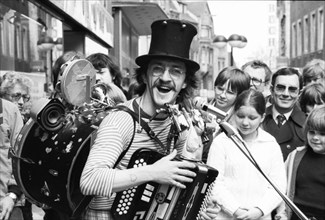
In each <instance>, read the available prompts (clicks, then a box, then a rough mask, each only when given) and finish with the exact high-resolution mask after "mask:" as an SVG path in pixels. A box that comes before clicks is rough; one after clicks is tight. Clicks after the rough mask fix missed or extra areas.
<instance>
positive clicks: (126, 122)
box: [80, 99, 187, 210]
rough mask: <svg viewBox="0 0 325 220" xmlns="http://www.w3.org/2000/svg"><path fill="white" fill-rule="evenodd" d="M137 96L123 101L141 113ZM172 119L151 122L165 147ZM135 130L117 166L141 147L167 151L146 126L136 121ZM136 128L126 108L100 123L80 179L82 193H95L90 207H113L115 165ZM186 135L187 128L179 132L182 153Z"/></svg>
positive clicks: (119, 166) (178, 149) (126, 164)
mask: <svg viewBox="0 0 325 220" xmlns="http://www.w3.org/2000/svg"><path fill="white" fill-rule="evenodd" d="M134 100H135V99H132V100H130V101H127V102H125V103H124V104H123V105H125V106H127V107H129V108H130V109H131V110H133V111H134V112H135V113H136V114H138V111H137V110H138V104H137V102H136V101H134ZM141 117H142V118H143V120H144V121H146V122H148V121H149V120H148V118H149V117H148V116H147V117H146V116H145V115H143V112H141ZM171 123H172V120H171V119H170V118H169V117H168V118H166V119H163V120H152V121H150V122H149V123H148V125H149V127H150V128H151V129H152V131H153V132H154V133H155V134H156V135H157V137H158V139H159V140H160V141H161V142H162V143H163V144H164V145H165V147H166V145H167V144H166V143H167V138H168V135H169V132H170V127H171ZM138 130H142V131H141V133H138ZM135 131H136V132H135V135H134V139H133V142H132V144H131V146H130V148H129V149H128V151H127V153H126V154H125V156H124V157H123V158H122V160H121V161H120V163H119V164H118V165H117V167H116V169H119V170H121V169H126V168H127V166H128V163H129V160H130V158H131V156H132V154H133V153H134V152H135V151H136V150H138V149H139V148H149V149H155V150H158V151H159V152H161V153H163V152H164V151H165V149H162V148H161V147H160V145H159V144H158V143H157V142H156V141H155V140H153V139H151V138H150V137H149V136H148V134H147V133H146V131H145V130H144V129H141V127H140V126H139V124H138V123H136V128H135ZM133 132H134V126H133V118H132V117H131V115H130V114H129V113H127V112H125V111H114V112H111V113H110V114H108V115H107V116H106V117H105V118H104V120H103V121H102V123H101V124H100V126H99V129H98V132H97V137H96V139H95V142H94V144H93V146H92V147H91V150H90V153H89V156H88V159H87V162H86V165H85V167H84V170H83V172H82V175H81V180H80V187H81V190H82V193H83V194H85V195H95V197H94V199H93V200H92V202H91V203H90V205H89V207H90V208H91V209H93V210H110V207H111V205H112V203H113V201H114V197H115V194H114V193H112V187H113V183H114V178H115V174H116V170H115V169H112V167H114V164H115V163H116V161H117V159H118V157H119V155H120V154H121V153H122V152H123V151H124V150H125V149H126V148H127V147H128V146H129V143H130V141H131V138H132V135H133ZM186 137H187V132H186V131H185V132H182V134H180V136H179V138H178V140H177V143H176V146H175V148H176V149H177V152H178V153H179V154H180V153H181V152H182V149H183V146H184V144H185V142H186ZM172 147H173V141H172Z"/></svg>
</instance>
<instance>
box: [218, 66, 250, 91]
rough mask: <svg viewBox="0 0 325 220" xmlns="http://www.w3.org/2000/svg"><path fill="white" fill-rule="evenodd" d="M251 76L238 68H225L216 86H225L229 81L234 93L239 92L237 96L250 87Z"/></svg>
mask: <svg viewBox="0 0 325 220" xmlns="http://www.w3.org/2000/svg"><path fill="white" fill-rule="evenodd" d="M250 79H251V78H250V76H249V75H248V74H247V73H245V72H244V71H242V70H240V69H238V68H236V67H232V66H230V67H225V68H224V69H222V70H221V71H220V73H219V74H218V76H217V78H216V80H215V81H214V86H218V85H224V84H225V83H226V82H227V81H228V80H229V85H230V87H231V89H232V91H234V92H237V95H239V94H240V93H242V92H243V91H244V90H247V89H249V87H250Z"/></svg>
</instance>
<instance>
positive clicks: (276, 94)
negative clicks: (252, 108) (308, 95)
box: [271, 75, 299, 113]
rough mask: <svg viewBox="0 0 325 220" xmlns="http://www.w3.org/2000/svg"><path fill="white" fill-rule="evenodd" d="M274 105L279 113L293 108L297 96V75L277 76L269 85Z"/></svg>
mask: <svg viewBox="0 0 325 220" xmlns="http://www.w3.org/2000/svg"><path fill="white" fill-rule="evenodd" d="M271 93H272V96H273V101H274V106H275V108H276V109H277V110H278V111H279V112H280V113H285V112H289V111H290V110H291V109H293V107H294V105H295V103H296V102H297V100H298V97H299V78H298V76H297V75H289V76H278V77H277V78H276V79H275V83H274V85H273V86H272V87H271Z"/></svg>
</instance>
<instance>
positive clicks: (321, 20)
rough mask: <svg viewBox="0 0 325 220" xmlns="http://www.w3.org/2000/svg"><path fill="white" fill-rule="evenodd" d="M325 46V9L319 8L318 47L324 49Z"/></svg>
mask: <svg viewBox="0 0 325 220" xmlns="http://www.w3.org/2000/svg"><path fill="white" fill-rule="evenodd" d="M323 47H324V10H323V8H320V9H318V16H317V49H318V50H322V49H323Z"/></svg>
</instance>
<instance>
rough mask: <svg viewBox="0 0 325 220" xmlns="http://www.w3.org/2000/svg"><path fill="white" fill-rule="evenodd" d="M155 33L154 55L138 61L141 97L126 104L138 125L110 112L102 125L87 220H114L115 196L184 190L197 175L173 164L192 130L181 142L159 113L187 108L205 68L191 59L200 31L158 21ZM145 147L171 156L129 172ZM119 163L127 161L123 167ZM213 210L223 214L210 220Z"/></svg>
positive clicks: (89, 177)
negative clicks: (146, 187)
mask: <svg viewBox="0 0 325 220" xmlns="http://www.w3.org/2000/svg"><path fill="white" fill-rule="evenodd" d="M151 30H152V35H151V43H150V49H149V53H148V54H147V55H142V56H139V57H137V58H136V59H135V62H136V64H137V65H138V66H139V68H138V69H137V70H136V76H135V77H136V80H137V82H138V83H139V87H138V91H139V97H136V98H133V99H131V100H129V101H127V102H125V103H123V104H121V105H124V106H126V107H128V108H129V109H130V110H131V111H133V112H134V114H133V115H136V117H135V118H136V123H135V126H134V121H133V119H132V117H131V115H129V114H128V113H127V112H125V111H114V112H111V113H110V114H108V115H107V116H106V117H105V118H104V120H103V121H102V122H101V124H100V126H99V129H98V132H97V136H96V140H95V141H94V145H92V147H91V150H90V152H89V156H88V158H87V162H86V164H85V167H84V169H83V172H82V174H81V179H80V188H81V191H82V193H83V194H84V195H93V196H94V198H93V200H92V201H91V203H90V204H89V206H88V208H87V210H86V212H85V214H84V216H83V219H87V220H92V219H94V220H95V219H107V220H111V219H114V217H113V215H112V214H111V213H110V210H111V206H112V203H113V200H114V197H115V194H114V193H115V192H119V191H123V190H125V189H128V188H130V187H134V186H138V185H140V184H142V183H145V182H150V181H154V182H157V183H161V184H168V185H173V186H176V187H180V188H185V183H187V182H191V181H192V178H193V177H194V176H195V175H196V174H195V173H194V172H192V171H191V170H190V169H191V168H194V164H193V163H189V162H188V161H173V158H174V157H175V156H176V154H181V153H182V152H183V150H184V149H183V147H184V148H186V147H185V146H186V145H185V143H186V141H187V137H188V135H189V131H188V130H185V131H183V132H181V135H179V136H178V138H176V136H175V135H174V134H176V133H175V132H177V131H176V130H175V129H176V126H175V124H174V121H173V120H172V119H171V118H170V117H169V116H168V113H167V114H166V112H165V111H159V110H160V109H165V108H166V104H169V105H175V104H179V105H183V104H184V102H185V101H186V100H188V99H190V97H191V94H192V92H193V90H194V89H195V88H196V83H197V79H196V76H195V72H196V71H197V70H199V69H200V65H199V64H198V63H196V62H195V61H193V60H191V59H189V49H190V45H191V42H192V39H193V37H194V36H195V35H196V34H197V30H196V28H195V27H194V26H193V25H192V24H190V23H188V22H186V21H181V20H174V19H166V20H157V21H154V22H153V23H152V25H151ZM157 110H158V111H157ZM149 129H150V131H149ZM147 132H148V133H147ZM153 133H154V134H155V135H153ZM149 134H150V135H149ZM132 136H133V139H132ZM159 143H161V144H159ZM144 147H145V148H149V149H153V150H157V151H158V152H160V153H163V154H166V155H167V156H165V157H163V158H162V159H160V160H158V161H156V162H155V163H154V164H151V165H147V166H143V167H141V166H139V167H134V168H130V169H126V168H127V165H128V163H129V161H130V159H131V156H132V155H133V153H134V152H135V151H136V150H137V149H139V148H144ZM125 150H126V151H127V152H125ZM123 152H124V153H125V154H123ZM118 158H122V159H121V163H119V162H118V161H119V159H118ZM116 163H118V165H117V166H116V167H115V166H114V164H116ZM159 210H160V208H159ZM213 210H215V212H217V211H218V209H217V208H215V209H213V208H212V210H211V212H212V213H208V211H207V214H210V217H211V218H206V219H213V216H214V217H215V215H214V214H215V212H214V213H213ZM158 215H160V214H159V213H158V212H157V213H156V214H154V213H153V216H151V217H152V218H153V219H156V218H159V217H158ZM211 215H212V216H211ZM151 217H150V218H151Z"/></svg>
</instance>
